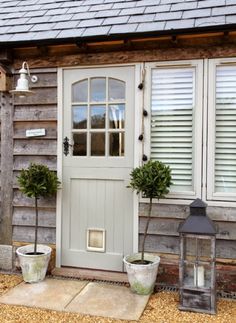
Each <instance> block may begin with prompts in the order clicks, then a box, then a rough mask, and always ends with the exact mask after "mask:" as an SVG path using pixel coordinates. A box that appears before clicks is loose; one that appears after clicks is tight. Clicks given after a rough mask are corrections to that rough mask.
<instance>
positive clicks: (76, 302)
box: [65, 283, 149, 320]
mask: <svg viewBox="0 0 236 323" xmlns="http://www.w3.org/2000/svg"><path fill="white" fill-rule="evenodd" d="M148 299H149V295H145V296H143V295H142V296H141V295H137V294H133V293H132V292H131V291H130V289H129V288H128V287H125V286H117V285H110V284H103V283H89V284H87V285H86V286H85V287H84V289H83V290H82V291H81V292H80V293H79V294H77V296H76V297H75V298H74V299H73V300H72V301H71V303H69V304H68V305H67V306H66V309H65V310H66V311H70V312H78V313H81V314H89V315H96V316H103V317H110V318H115V319H122V320H138V319H139V317H140V316H141V314H142V312H143V310H144V308H145V306H146V304H147V302H148Z"/></svg>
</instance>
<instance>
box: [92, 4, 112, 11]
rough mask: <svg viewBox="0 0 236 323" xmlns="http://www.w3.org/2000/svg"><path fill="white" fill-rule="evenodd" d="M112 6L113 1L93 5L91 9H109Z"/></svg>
mask: <svg viewBox="0 0 236 323" xmlns="http://www.w3.org/2000/svg"><path fill="white" fill-rule="evenodd" d="M111 7H112V3H107V4H98V5H96V6H91V7H90V11H99V10H109V9H111Z"/></svg>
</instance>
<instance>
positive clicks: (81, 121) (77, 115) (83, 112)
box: [72, 106, 87, 129]
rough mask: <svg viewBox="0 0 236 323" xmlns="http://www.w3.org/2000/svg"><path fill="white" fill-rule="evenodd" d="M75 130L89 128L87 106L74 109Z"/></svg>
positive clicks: (73, 121) (73, 122)
mask: <svg viewBox="0 0 236 323" xmlns="http://www.w3.org/2000/svg"><path fill="white" fill-rule="evenodd" d="M72 124H73V129H86V128H87V106H77V107H73V108H72Z"/></svg>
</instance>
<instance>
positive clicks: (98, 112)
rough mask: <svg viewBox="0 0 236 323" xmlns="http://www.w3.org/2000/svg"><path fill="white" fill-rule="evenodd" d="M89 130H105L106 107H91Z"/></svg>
mask: <svg viewBox="0 0 236 323" xmlns="http://www.w3.org/2000/svg"><path fill="white" fill-rule="evenodd" d="M90 114H91V128H93V129H94V128H105V121H106V107H105V106H104V105H97V106H91V109H90Z"/></svg>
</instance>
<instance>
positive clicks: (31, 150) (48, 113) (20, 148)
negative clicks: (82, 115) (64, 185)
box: [12, 68, 57, 244]
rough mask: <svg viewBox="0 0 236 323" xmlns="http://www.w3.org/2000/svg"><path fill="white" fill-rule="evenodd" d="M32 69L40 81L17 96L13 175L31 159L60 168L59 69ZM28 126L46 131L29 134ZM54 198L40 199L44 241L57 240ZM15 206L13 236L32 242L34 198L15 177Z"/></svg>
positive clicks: (41, 239) (52, 167)
mask: <svg viewBox="0 0 236 323" xmlns="http://www.w3.org/2000/svg"><path fill="white" fill-rule="evenodd" d="M31 73H32V74H35V75H37V76H38V82H37V83H35V84H32V83H31V84H30V86H31V87H32V90H33V91H34V94H32V95H31V96H28V97H25V98H20V97H17V96H15V98H14V119H13V133H12V137H13V138H14V145H13V151H12V154H13V165H12V167H13V168H12V169H13V178H16V176H17V175H18V174H19V171H20V170H21V169H23V168H26V167H28V165H29V164H30V163H31V162H35V163H42V164H44V165H47V166H48V167H49V168H50V169H51V170H56V169H57V166H56V162H57V69H55V68H46V69H45V68H44V69H34V70H31ZM29 129H45V131H46V134H45V136H42V137H32V138H29V137H26V130H29ZM55 202H56V201H55V199H46V200H40V201H39V208H40V210H39V215H42V219H41V218H40V219H39V224H40V230H39V238H40V242H41V243H50V244H54V243H55V242H56V234H55V233H56V230H55V227H56V220H55V219H56V203H55ZM13 206H14V209H13V240H14V241H15V242H16V241H17V242H32V241H33V235H32V232H33V225H34V218H35V212H34V208H33V207H32V206H33V205H32V203H31V201H30V200H29V199H27V198H26V197H25V196H23V195H22V194H20V192H19V189H18V184H17V181H16V180H15V181H14V196H13ZM19 214H21V216H19Z"/></svg>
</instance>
